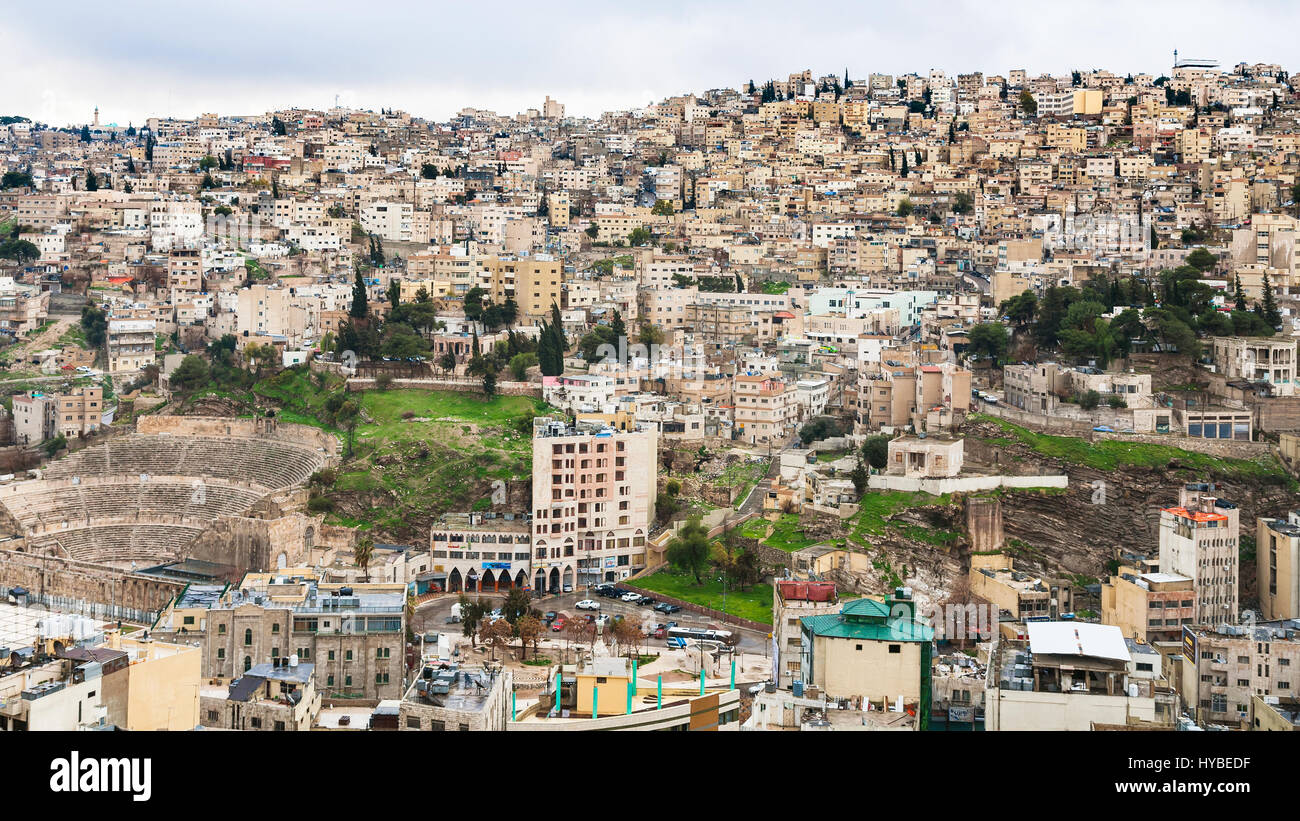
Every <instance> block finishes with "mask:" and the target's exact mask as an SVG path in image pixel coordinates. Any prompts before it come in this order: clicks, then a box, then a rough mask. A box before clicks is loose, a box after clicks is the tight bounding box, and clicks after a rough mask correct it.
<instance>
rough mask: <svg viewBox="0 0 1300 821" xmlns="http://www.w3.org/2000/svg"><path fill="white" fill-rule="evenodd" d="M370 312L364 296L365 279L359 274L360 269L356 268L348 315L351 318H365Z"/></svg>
mask: <svg viewBox="0 0 1300 821" xmlns="http://www.w3.org/2000/svg"><path fill="white" fill-rule="evenodd" d="M369 313H370V301H369V300H368V299H367V298H366V281H365V279H364V278H362V276H361V269H360V268H357V272H356V277H355V278H354V280H353V282H352V307H351V308H350V309H349V310H348V316H350V317H352V318H353V319H365V318H366V316H367V315H369Z"/></svg>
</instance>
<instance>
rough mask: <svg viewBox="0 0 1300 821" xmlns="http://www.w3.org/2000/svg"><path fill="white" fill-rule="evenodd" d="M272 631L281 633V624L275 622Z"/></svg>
mask: <svg viewBox="0 0 1300 821" xmlns="http://www.w3.org/2000/svg"><path fill="white" fill-rule="evenodd" d="M271 632H272V633H279V632H280V625H279V624H273V625H271Z"/></svg>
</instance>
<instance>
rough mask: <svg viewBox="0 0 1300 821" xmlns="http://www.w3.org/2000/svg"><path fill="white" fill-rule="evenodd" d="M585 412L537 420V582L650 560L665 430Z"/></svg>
mask: <svg viewBox="0 0 1300 821" xmlns="http://www.w3.org/2000/svg"><path fill="white" fill-rule="evenodd" d="M630 427H635V429H629V430H616V429H615V428H613V427H609V426H608V425H606V424H604V423H603V422H598V421H586V420H584V419H583V417H582V416H581V415H579V417H578V420H577V421H576V422H575V423H574V424H572V425H570V424H569V423H568V422H567V421H566V420H564V419H555V418H552V417H549V416H542V417H538V418H536V419H534V420H533V522H532V523H533V539H532V546H533V563H532V566H533V587H534V589H536V590H550V591H555V592H558V591H562V590H565V589H566V588H568V589H572V588H574V587H576V586H579V585H586V584H594V583H596V582H602V581H617V580H619V579H625V578H627V577H628V576H629V575H631V574H632V573H634V572H636V571H637V570H640V569H641V568H643V567H645V561H646V539H647V537H648V536H649V534H650V526H651V523H652V522H653V521H654V517H655V493H656V490H657V487H656V483H657V472H658V465H659V458H658V440H659V434H658V432H657V431H655V430H654V429H652V428H641V427H639V426H630Z"/></svg>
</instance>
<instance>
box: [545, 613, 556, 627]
mask: <svg viewBox="0 0 1300 821" xmlns="http://www.w3.org/2000/svg"><path fill="white" fill-rule="evenodd" d="M559 617H560V614H559V613H556V612H555V611H554V610H547V611H546V613H545V614H544V615H543V616H542V621H543V622H544V623H545V624H546V626H547V627H550V626H551V622H553V621H555V620H556V619H557V618H559Z"/></svg>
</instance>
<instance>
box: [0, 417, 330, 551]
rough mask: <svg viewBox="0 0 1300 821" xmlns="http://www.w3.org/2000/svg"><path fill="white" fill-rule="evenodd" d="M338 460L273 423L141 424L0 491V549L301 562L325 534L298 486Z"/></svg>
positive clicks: (153, 420)
mask: <svg viewBox="0 0 1300 821" xmlns="http://www.w3.org/2000/svg"><path fill="white" fill-rule="evenodd" d="M337 451H338V440H337V439H335V437H333V436H331V435H329V434H326V433H324V432H322V431H319V430H317V429H315V428H312V427H309V426H305V425H291V424H280V423H279V422H278V421H277V420H276V419H272V418H258V419H248V418H215V417H186V416H165V415H158V416H142V417H140V418H139V419H138V420H137V422H136V426H135V430H134V431H133V432H127V433H123V434H118V435H114V436H111V437H109V438H108V439H106V440H105V441H104V442H102V443H98V444H94V445H91V446H89V447H87V448H84V449H82V450H79V451H77V452H75V453H72V454H70V455H68V456H66V457H64V458H61V459H57V460H55V461H53V462H50V463H49V464H48V465H46V467H45V468H44V470H42V471H37V473H38V474H39V478H33V479H27V480H23V481H14V482H11V483H9V484H5V485H0V505H3V511H0V519H2V520H4V521H0V529H7V530H8V535H9V540H8V542H7V543H4V544H0V548H4V549H8V550H15V551H21V552H25V553H27V554H29V555H32V556H49V557H61V558H64V559H70V560H74V561H76V562H78V563H88V564H95V565H102V566H105V568H106V569H107V568H115V569H117V570H120V571H128V572H129V571H132V570H136V569H142V568H148V567H152V566H157V565H161V564H166V563H169V562H176V561H180V560H186V559H190V560H194V559H197V560H201V561H203V562H207V563H211V564H212V565H216V566H221V567H223V568H228V572H229V573H230V574H231V575H237V574H239V573H242V572H244V571H247V570H264V569H270V568H272V567H274V566H276V565H277V564H279V565H284V564H286V563H294V562H298V561H304V560H306V561H310V560H311V552H312V549H313V547H315V546H317V544H318V541H319V537H320V535H321V531H322V529H324V526H323V525H322V522H321V519H320V517H317V516H309V515H306V514H304V512H303V509H304V505H303V502H304V498H303V497H304V496H305V493H304V491H303V488H304V486H305V484H306V482H307V479H308V478H309V477H310V476H311V475H312V473H313V472H314V471H317V470H319V469H320V468H322V467H325V466H327V465H332V464H335V463H336V462H337ZM5 513H7V514H8V516H7V517H6V516H4V514H5ZM328 529H329V530H336V529H335V528H328Z"/></svg>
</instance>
